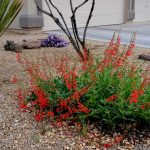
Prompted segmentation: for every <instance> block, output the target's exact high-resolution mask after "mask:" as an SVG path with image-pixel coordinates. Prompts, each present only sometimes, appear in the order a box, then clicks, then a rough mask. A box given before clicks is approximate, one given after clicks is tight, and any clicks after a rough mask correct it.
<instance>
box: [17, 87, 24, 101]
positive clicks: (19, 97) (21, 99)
mask: <svg viewBox="0 0 150 150" xmlns="http://www.w3.org/2000/svg"><path fill="white" fill-rule="evenodd" d="M17 97H18V100H19V101H20V102H22V101H23V94H22V91H21V89H18V93H17Z"/></svg>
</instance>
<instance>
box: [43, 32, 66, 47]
mask: <svg viewBox="0 0 150 150" xmlns="http://www.w3.org/2000/svg"><path fill="white" fill-rule="evenodd" d="M67 45H68V42H66V41H65V40H63V39H61V38H60V37H58V36H57V35H55V34H49V35H48V38H47V39H44V40H42V41H41V46H43V47H66V46H67Z"/></svg>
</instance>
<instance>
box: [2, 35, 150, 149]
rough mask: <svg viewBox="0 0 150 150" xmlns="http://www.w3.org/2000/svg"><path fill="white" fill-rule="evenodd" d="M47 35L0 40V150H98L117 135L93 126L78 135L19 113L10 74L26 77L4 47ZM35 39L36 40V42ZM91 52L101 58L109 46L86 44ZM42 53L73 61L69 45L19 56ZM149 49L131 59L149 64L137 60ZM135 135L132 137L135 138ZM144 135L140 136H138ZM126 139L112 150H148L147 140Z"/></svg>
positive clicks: (149, 139)
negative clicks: (9, 41)
mask: <svg viewBox="0 0 150 150" xmlns="http://www.w3.org/2000/svg"><path fill="white" fill-rule="evenodd" d="M45 37H47V35H46V34H35V35H27V34H17V33H14V32H8V33H6V34H5V35H4V36H3V37H1V38H0V102H1V105H0V149H1V150H8V149H11V150H65V149H66V150H67V149H68V150H94V149H95V150H96V149H97V150H98V149H104V148H102V147H101V148H98V147H99V145H103V144H104V143H109V142H111V141H112V140H114V137H116V136H118V133H116V132H114V133H113V134H112V135H109V134H105V133H103V132H102V131H101V132H100V131H98V129H96V128H95V127H94V126H93V125H89V126H88V127H87V134H86V136H83V135H80V134H79V132H77V129H76V128H75V127H74V126H71V125H70V126H68V125H67V124H66V125H64V126H63V127H57V126H53V125H52V123H51V122H47V121H46V120H45V121H44V122H41V123H37V122H35V121H34V119H33V116H32V114H30V113H29V112H27V113H21V112H19V108H18V103H17V100H16V97H15V93H16V92H15V91H16V89H17V87H16V85H14V84H11V83H10V78H11V77H12V75H15V74H18V73H20V78H22V79H23V80H24V81H26V74H25V72H24V70H23V68H22V67H21V66H20V65H19V64H18V63H17V62H16V54H15V53H13V52H10V51H5V50H4V48H3V45H4V44H5V42H6V40H13V41H15V42H16V43H19V44H21V42H22V40H23V39H26V40H30V39H31V40H34V39H35V38H36V39H37V38H39V39H42V38H45ZM36 39H35V40H36ZM89 43H90V44H89V45H90V47H91V51H92V53H93V54H94V55H101V54H102V50H104V49H105V47H106V46H107V44H108V43H104V42H97V41H89ZM43 52H46V54H47V55H48V56H49V57H50V58H52V57H54V56H56V55H59V56H61V55H66V54H69V55H71V57H72V58H74V55H75V52H74V50H73V49H72V47H71V46H68V47H67V48H41V49H36V50H33V49H31V50H23V53H22V55H26V57H30V58H31V59H36V58H38V57H40V56H41V55H42V53H43ZM149 52H150V49H146V48H140V47H136V48H135V54H134V56H133V57H132V59H131V60H136V61H137V62H138V63H144V67H146V66H148V65H150V62H146V61H143V60H137V58H138V55H139V54H142V53H149ZM134 136H135V135H134ZM141 136H143V135H141ZM136 140H137V141H136V143H134V141H133V140H132V139H130V140H129V139H127V138H125V139H124V140H123V141H122V144H118V145H117V144H116V145H114V147H113V148H111V149H114V150H128V149H132V150H134V149H135V150H142V149H143V150H150V137H147V138H146V139H145V138H144V137H143V141H139V140H138V139H136Z"/></svg>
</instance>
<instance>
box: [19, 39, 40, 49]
mask: <svg viewBox="0 0 150 150" xmlns="http://www.w3.org/2000/svg"><path fill="white" fill-rule="evenodd" d="M22 47H23V48H24V49H36V48H40V47H41V41H39V40H35V41H27V40H23V43H22Z"/></svg>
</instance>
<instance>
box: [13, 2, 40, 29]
mask: <svg viewBox="0 0 150 150" xmlns="http://www.w3.org/2000/svg"><path fill="white" fill-rule="evenodd" d="M35 14H37V8H36V5H35V3H34V0H25V1H24V5H23V8H22V10H21V11H20V13H19V14H18V16H17V17H16V19H15V20H14V21H13V23H12V24H11V26H10V28H11V29H21V28H20V24H19V17H20V16H21V15H35Z"/></svg>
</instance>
